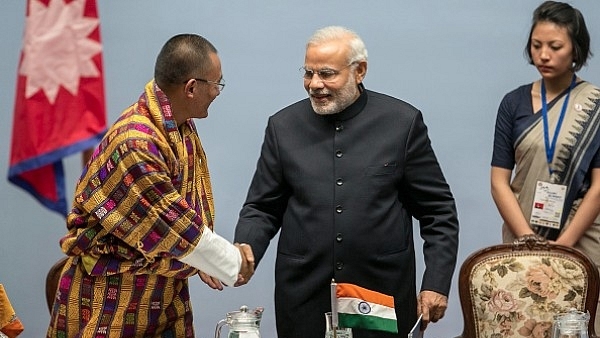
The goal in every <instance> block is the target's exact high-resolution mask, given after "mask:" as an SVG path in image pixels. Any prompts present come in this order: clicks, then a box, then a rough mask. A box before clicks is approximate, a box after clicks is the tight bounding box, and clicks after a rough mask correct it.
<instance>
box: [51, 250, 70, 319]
mask: <svg viewBox="0 0 600 338" xmlns="http://www.w3.org/2000/svg"><path fill="white" fill-rule="evenodd" d="M67 258H68V257H63V258H61V259H60V260H59V261H58V262H56V263H54V265H52V267H51V268H50V270H49V271H48V274H47V275H46V304H47V305H48V311H50V312H52V305H53V304H54V297H56V290H57V289H58V282H59V279H60V275H61V272H62V268H63V266H64V265H65V263H66V262H67Z"/></svg>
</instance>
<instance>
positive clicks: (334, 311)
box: [331, 278, 338, 338]
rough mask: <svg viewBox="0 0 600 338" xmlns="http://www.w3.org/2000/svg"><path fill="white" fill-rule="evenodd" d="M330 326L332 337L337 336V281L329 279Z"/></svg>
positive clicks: (335, 337)
mask: <svg viewBox="0 0 600 338" xmlns="http://www.w3.org/2000/svg"><path fill="white" fill-rule="evenodd" d="M331 326H332V328H333V338H337V329H338V309H337V283H336V282H335V279H333V278H332V279H331Z"/></svg>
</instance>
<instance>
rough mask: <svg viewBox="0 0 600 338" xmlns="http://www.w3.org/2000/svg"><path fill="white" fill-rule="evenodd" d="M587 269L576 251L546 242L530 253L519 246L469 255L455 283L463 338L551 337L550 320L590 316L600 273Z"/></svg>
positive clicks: (495, 247)
mask: <svg viewBox="0 0 600 338" xmlns="http://www.w3.org/2000/svg"><path fill="white" fill-rule="evenodd" d="M537 239H538V238H536V240H537ZM582 257H583V258H582ZM590 264H591V262H589V259H588V258H587V257H586V256H583V254H581V253H580V252H578V251H575V250H573V249H570V248H565V247H560V246H557V245H551V244H549V243H548V242H546V241H545V240H544V241H543V242H542V244H541V245H540V242H539V241H538V242H536V246H535V247H534V248H532V247H528V246H527V245H526V244H525V243H524V242H521V243H520V244H519V243H516V244H512V245H511V244H503V245H498V246H494V247H492V248H487V249H483V250H481V251H480V252H477V253H475V254H473V255H471V256H470V257H469V258H468V259H467V261H465V263H464V264H463V267H462V268H461V278H460V282H459V284H461V285H459V289H460V290H459V291H460V294H461V295H460V296H461V303H462V307H463V315H464V317H465V331H464V332H463V338H523V337H526V338H544V337H551V333H552V330H551V329H552V322H553V317H554V315H556V314H559V313H563V312H567V311H568V310H569V309H571V308H575V309H578V310H580V311H589V304H590V303H589V299H588V298H589V297H592V298H595V299H597V297H598V296H597V283H598V272H597V270H596V269H595V267H594V266H593V265H591V267H590ZM590 269H591V270H590ZM590 281H595V283H596V285H595V286H594V287H592V289H595V290H596V291H595V297H593V295H594V293H593V292H592V293H588V292H590V291H592V290H590V286H591V285H590ZM592 285H593V284H592ZM586 301H588V302H586ZM592 311H593V312H595V306H594V307H593V309H592ZM592 318H593V316H592ZM592 329H593V327H592Z"/></svg>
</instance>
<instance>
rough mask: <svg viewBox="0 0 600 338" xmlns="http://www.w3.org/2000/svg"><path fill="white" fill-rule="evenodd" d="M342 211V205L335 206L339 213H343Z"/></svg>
mask: <svg viewBox="0 0 600 338" xmlns="http://www.w3.org/2000/svg"><path fill="white" fill-rule="evenodd" d="M342 211H344V210H343V209H342V206H341V205H338V206H337V207H335V212H337V213H338V214H341V213H342Z"/></svg>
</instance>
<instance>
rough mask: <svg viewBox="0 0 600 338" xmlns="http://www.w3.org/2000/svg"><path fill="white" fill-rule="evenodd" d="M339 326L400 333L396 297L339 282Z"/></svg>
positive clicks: (337, 296)
mask: <svg viewBox="0 0 600 338" xmlns="http://www.w3.org/2000/svg"><path fill="white" fill-rule="evenodd" d="M335 295H336V298H337V304H336V305H337V306H336V308H337V314H338V323H339V327H350V328H361V329H367V330H378V331H386V332H392V333H398V324H397V319H396V311H395V310H394V297H392V296H388V295H386V294H383V293H379V292H376V291H372V290H369V289H365V288H363V287H360V286H358V285H354V284H348V283H337V286H336V291H335Z"/></svg>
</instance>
